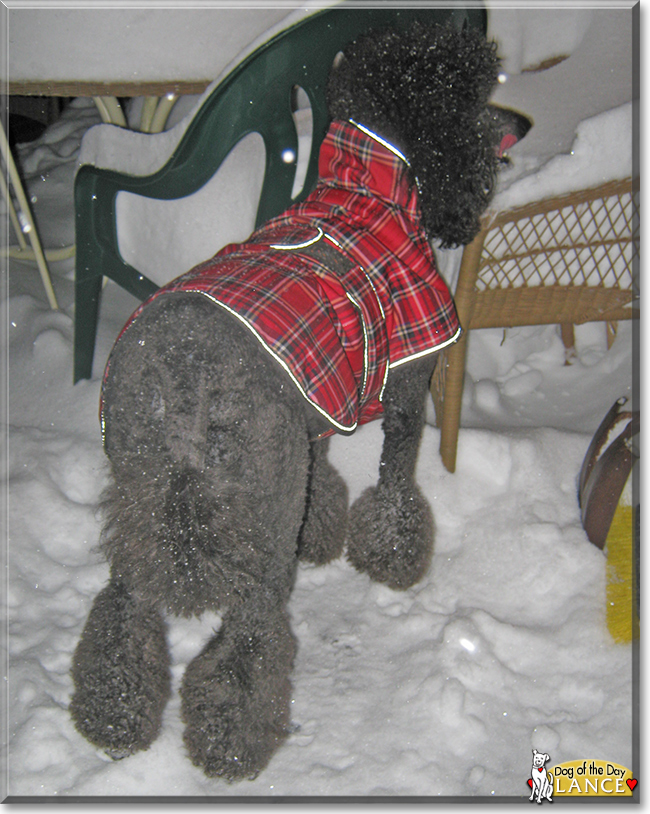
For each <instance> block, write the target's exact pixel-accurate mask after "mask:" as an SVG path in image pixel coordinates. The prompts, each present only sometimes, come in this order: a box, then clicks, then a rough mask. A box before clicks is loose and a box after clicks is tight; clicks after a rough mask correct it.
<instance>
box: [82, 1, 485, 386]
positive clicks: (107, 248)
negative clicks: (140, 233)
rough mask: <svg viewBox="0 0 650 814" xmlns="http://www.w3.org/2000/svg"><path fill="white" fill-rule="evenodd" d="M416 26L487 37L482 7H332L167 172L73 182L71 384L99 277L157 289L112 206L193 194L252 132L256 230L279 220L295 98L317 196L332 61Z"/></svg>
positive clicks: (266, 50) (278, 48)
mask: <svg viewBox="0 0 650 814" xmlns="http://www.w3.org/2000/svg"><path fill="white" fill-rule="evenodd" d="M414 19H420V20H423V21H425V22H428V23H446V22H451V23H452V24H453V25H455V26H457V27H458V28H461V27H463V26H465V25H469V26H472V27H478V28H479V29H480V30H482V31H483V33H485V32H486V29H487V15H486V12H485V10H484V9H482V8H476V7H474V8H468V9H463V8H458V7H451V8H439V7H438V8H402V9H400V8H358V7H352V6H350V7H346V6H345V4H342V5H338V6H334V7H330V8H327V9H325V10H323V11H320V12H317V13H315V14H313V15H311V16H309V17H306V18H304V19H303V20H301V21H299V22H298V23H297V24H296V25H294V26H292V27H290V28H288V29H286V30H284V31H282V32H280V33H279V34H277V35H276V36H275V37H273V38H271V39H270V40H269V41H268V42H266V43H264V44H263V45H262V46H260V47H259V48H258V49H257V50H256V51H254V52H253V53H252V54H250V55H249V56H248V57H247V58H246V59H244V60H243V61H242V62H241V63H240V64H239V65H238V66H237V67H236V68H234V70H233V71H232V72H231V73H230V74H229V75H228V76H227V77H226V78H225V79H224V80H223V81H222V82H220V83H219V85H218V86H217V87H216V88H215V89H214V90H213V91H212V93H211V94H210V95H209V96H208V97H207V98H206V99H205V100H204V102H203V104H202V105H201V107H200V109H199V110H198V111H197V113H196V114H195V115H194V117H193V119H192V121H191V122H190V124H189V125H188V127H187V130H186V131H185V133H184V134H183V137H182V138H181V140H180V142H179V144H178V146H177V147H176V150H175V151H174V153H173V154H172V156H171V157H170V158H169V160H168V161H167V163H166V164H165V165H164V166H163V167H162V168H161V169H159V170H158V171H157V172H155V173H153V174H151V175H148V176H130V175H125V174H122V173H118V172H115V171H111V170H102V169H99V168H97V167H94V166H90V165H85V166H82V167H81V168H80V169H79V172H78V173H77V177H76V180H75V225H76V246H77V253H76V270H75V349H74V353H75V358H74V381H75V382H77V381H78V380H79V379H81V378H90V377H91V375H92V362H93V355H94V348H95V336H96V332H97V319H98V314H99V300H100V295H101V287H102V277H104V276H105V277H109V278H110V279H112V280H114V281H115V282H116V283H118V284H119V285H120V286H122V287H123V288H125V289H126V290H127V291H129V292H130V293H131V294H133V295H134V296H136V297H138V298H139V299H141V300H144V299H146V298H147V297H148V296H150V295H151V294H152V293H153V292H154V291H155V290H156V289H157V287H158V286H157V285H156V284H155V283H153V282H152V281H151V280H149V279H148V278H147V277H146V276H144V275H143V274H141V273H140V272H139V271H138V270H137V269H135V268H133V267H132V266H130V265H129V264H128V263H126V262H125V261H124V260H123V258H122V257H121V255H120V251H119V248H118V235H117V227H116V198H117V195H118V193H119V192H123V191H126V192H131V193H134V194H136V195H141V196H145V197H149V198H157V199H172V198H181V197H185V196H187V195H191V194H192V193H194V192H196V191H197V190H198V189H200V188H201V187H202V186H203V185H204V184H205V183H206V182H207V181H208V180H209V179H210V178H212V177H213V176H214V174H215V173H216V172H217V170H218V169H219V167H220V165H221V163H222V162H223V160H224V159H225V158H226V156H227V155H228V153H229V152H230V150H231V149H232V148H233V147H234V146H235V145H236V144H237V143H238V142H239V141H240V140H241V139H242V138H244V137H245V136H246V135H248V134H249V133H253V132H256V133H259V134H260V135H261V136H262V138H263V140H264V146H265V150H266V167H265V175H264V181H263V185H262V191H261V196H260V201H259V205H258V209H257V217H256V224H257V225H259V224H261V223H263V222H265V221H266V220H268V219H269V218H271V217H273V216H275V215H277V214H280V213H281V212H282V211H284V210H285V209H286V208H287V207H288V206H289V205H290V204H291V203H293V202H294V201H293V200H292V197H291V192H292V187H293V182H294V176H295V172H296V162H295V161H291V162H289V163H287V162H286V160H283V153H285V151H286V150H290V151H292V153H293V155H294V156H297V155H298V143H297V134H296V129H295V124H294V119H293V115H292V107H291V98H292V93H294V92H295V88H296V87H300V88H302V89H303V90H304V91H305V92H306V94H307V96H308V98H309V102H310V105H311V110H312V116H313V131H312V145H311V153H310V156H309V161H308V165H307V174H306V177H305V181H304V184H303V188H302V192H301V194H300V195H299V196H297V198H296V200H298V199H299V198H300V197H304V196H305V195H306V194H308V193H309V192H310V191H311V189H312V188H313V186H314V184H315V182H316V179H317V174H318V152H319V149H320V145H321V142H322V140H323V138H324V136H325V133H326V131H327V128H328V126H329V117H328V113H327V105H326V98H325V89H326V86H327V78H328V75H329V71H330V68H331V66H332V63H333V61H334V58H335V56H336V54H337V53H338V52H339V51H341V50H342V49H343V48H344V47H345V45H346V44H347V43H348V42H350V41H351V40H353V39H354V38H355V37H357V36H358V35H359V34H361V33H363V32H365V31H368V30H369V29H371V28H382V27H386V26H392V27H396V28H404V27H406V26H408V25H409V24H410V23H411V22H412V21H413V20H414Z"/></svg>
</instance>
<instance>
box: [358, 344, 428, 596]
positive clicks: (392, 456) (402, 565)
mask: <svg viewBox="0 0 650 814" xmlns="http://www.w3.org/2000/svg"><path fill="white" fill-rule="evenodd" d="M434 365H435V362H434V359H433V358H430V357H427V358H425V359H423V360H420V361H417V362H412V363H410V364H406V365H404V366H403V367H398V368H397V369H395V370H394V371H392V372H391V374H390V376H389V378H388V384H387V386H386V391H385V393H384V399H383V404H384V421H383V430H384V445H383V449H382V455H381V463H380V467H379V481H378V483H377V485H376V486H373V487H371V488H370V489H367V490H366V491H365V492H364V493H363V494H362V495H361V496H360V497H359V498H358V500H357V501H356V502H355V503H354V505H353V506H352V508H351V510H350V520H349V529H348V552H347V556H348V559H349V560H350V562H351V563H352V565H354V567H355V568H357V569H358V570H359V571H364V572H366V573H367V574H368V575H369V576H370V577H371V578H372V579H374V580H376V581H377V582H385V583H386V584H387V585H389V586H390V587H391V588H408V587H409V586H411V585H413V584H414V583H415V582H417V581H418V580H419V579H420V578H421V577H422V576H423V574H424V572H425V570H426V568H427V567H428V564H429V560H430V557H431V552H432V550H433V530H434V526H433V517H432V514H431V509H430V507H429V504H428V503H427V501H426V500H425V498H424V497H423V495H422V493H421V492H420V490H419V488H418V486H417V484H416V482H415V465H416V462H417V453H418V448H419V444H420V439H421V437H422V428H423V425H424V416H425V399H426V396H427V393H428V384H429V380H430V378H431V373H432V370H433V367H434Z"/></svg>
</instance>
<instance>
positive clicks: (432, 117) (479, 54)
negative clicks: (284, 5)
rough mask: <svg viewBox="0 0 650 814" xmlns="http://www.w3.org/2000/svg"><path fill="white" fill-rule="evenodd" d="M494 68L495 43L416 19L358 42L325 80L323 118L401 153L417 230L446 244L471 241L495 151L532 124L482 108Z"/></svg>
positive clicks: (491, 180)
mask: <svg viewBox="0 0 650 814" xmlns="http://www.w3.org/2000/svg"><path fill="white" fill-rule="evenodd" d="M498 72H499V59H498V57H497V54H496V44H495V43H491V42H488V41H487V40H486V39H485V38H484V37H483V36H482V35H481V34H480V33H479V32H477V31H475V30H473V29H469V28H466V29H463V30H461V31H458V30H456V29H453V28H451V27H443V26H428V25H424V24H422V23H415V24H413V25H412V26H411V27H410V28H409V29H408V30H406V31H403V32H398V31H394V30H382V31H377V32H374V33H373V32H371V33H369V34H366V35H364V36H362V37H359V38H358V39H357V40H355V41H354V42H352V43H350V44H349V45H348V46H347V48H346V49H345V50H344V52H343V55H342V58H341V59H340V60H339V61H338V62H337V65H336V67H335V68H334V69H333V71H332V74H331V76H330V82H329V87H328V104H329V112H330V115H331V116H332V118H336V119H349V118H352V119H354V120H355V121H358V122H360V123H362V124H364V125H366V126H367V127H369V128H371V129H373V130H375V132H377V133H379V134H380V135H382V136H383V137H384V138H386V139H388V140H389V141H391V142H392V143H393V144H395V145H396V146H397V147H399V148H400V150H402V152H403V153H404V154H405V155H406V156H407V158H408V159H409V162H410V164H411V169H412V173H413V176H414V178H415V177H417V180H418V185H419V190H420V205H421V207H422V214H423V218H424V226H425V229H426V230H427V233H428V235H429V237H430V238H432V239H437V240H439V241H440V244H441V245H442V246H444V247H448V246H456V245H460V244H466V243H469V242H470V241H471V240H472V239H473V237H474V236H475V235H476V233H477V232H478V229H479V218H480V215H481V213H482V212H483V211H484V210H485V208H486V207H487V205H488V203H489V201H490V198H491V197H492V194H493V192H494V187H495V181H496V173H497V169H498V166H499V163H500V158H502V154H503V151H504V149H505V148H507V147H508V146H510V145H511V144H512V143H513V139H514V141H516V140H518V138H521V136H522V134H523V133H525V132H526V131H527V129H528V127H529V126H530V125H529V124H528V125H527V126H526V124H525V123H527V120H526V119H525V118H524V117H522V116H519V117H518V120H516V119H512V120H511V119H509V117H508V112H507V111H502V110H500V109H498V108H493V107H491V106H490V105H489V104H488V100H489V97H490V94H491V92H492V90H493V88H494V86H495V83H496V82H497V77H498ZM516 115H517V114H515V116H516Z"/></svg>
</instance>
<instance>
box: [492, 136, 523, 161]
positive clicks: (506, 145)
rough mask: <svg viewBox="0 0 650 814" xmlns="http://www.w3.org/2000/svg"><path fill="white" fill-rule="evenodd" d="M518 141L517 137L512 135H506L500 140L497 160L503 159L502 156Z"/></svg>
mask: <svg viewBox="0 0 650 814" xmlns="http://www.w3.org/2000/svg"><path fill="white" fill-rule="evenodd" d="M518 141H519V139H518V138H517V136H515V134H514V133H506V134H505V136H504V137H503V138H502V139H501V144H499V146H498V148H497V156H498V157H499V158H503V154H504V153H505V152H506V151H507V150H509V149H510V148H511V147H512V146H513V144H516V143H517V142H518Z"/></svg>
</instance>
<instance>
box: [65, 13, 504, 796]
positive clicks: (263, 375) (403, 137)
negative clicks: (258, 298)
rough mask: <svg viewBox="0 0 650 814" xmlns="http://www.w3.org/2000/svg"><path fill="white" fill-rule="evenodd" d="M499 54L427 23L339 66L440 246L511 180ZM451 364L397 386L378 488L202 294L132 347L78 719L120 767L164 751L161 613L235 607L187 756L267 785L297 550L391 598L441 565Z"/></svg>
mask: <svg viewBox="0 0 650 814" xmlns="http://www.w3.org/2000/svg"><path fill="white" fill-rule="evenodd" d="M497 65H498V63H497V58H496V55H495V49H494V46H493V45H491V44H489V43H487V42H486V41H485V40H484V39H483V38H482V37H481V36H480V35H479V34H477V33H474V32H473V31H471V30H466V31H461V32H456V31H453V30H452V29H442V28H427V27H424V26H422V25H416V26H414V27H413V28H412V29H410V31H408V32H407V33H401V34H399V33H396V32H392V31H388V32H381V33H376V34H373V35H369V36H365V37H362V38H359V40H358V41H357V42H355V43H352V44H351V45H350V47H349V48H348V49H347V50H346V51H345V52H344V57H343V59H342V61H341V62H340V64H339V65H338V66H337V68H336V69H335V70H334V71H333V73H332V78H331V81H330V85H329V90H328V95H329V105H330V111H331V115H332V117H333V118H343V119H347V118H353V119H354V120H356V121H358V122H361V123H363V124H364V125H366V126H367V127H370V128H372V129H373V130H375V131H376V132H378V133H380V134H381V135H383V136H384V137H385V138H387V139H389V140H393V141H394V142H395V143H396V144H397V145H398V146H399V147H400V148H401V150H402V151H403V152H404V154H405V155H406V156H407V157H408V159H409V161H410V162H411V167H412V171H413V183H416V176H417V183H418V186H419V190H420V201H421V205H422V210H423V215H424V222H425V224H426V228H427V231H428V235H429V237H430V238H432V239H433V238H437V239H438V240H440V241H441V243H442V244H444V245H453V244H460V243H467V242H468V241H469V240H471V239H472V237H473V236H474V234H475V233H476V231H477V229H478V218H479V215H480V213H481V212H482V211H483V209H484V207H485V205H486V203H487V202H488V199H489V196H490V194H491V190H492V188H493V186H494V178H495V172H496V167H497V159H496V156H495V152H494V143H495V135H494V132H493V131H494V117H493V114H492V113H491V112H490V111H489V109H488V107H487V101H488V96H489V93H490V91H491V89H492V87H493V85H494V82H495V80H496V76H497ZM434 364H435V360H434V359H433V358H431V357H425V358H424V359H423V360H420V361H417V362H412V363H410V364H407V365H403V366H400V367H399V368H397V369H396V370H395V371H394V372H391V375H390V376H389V378H388V383H387V387H386V391H385V394H384V400H383V404H384V424H383V428H384V434H385V441H384V449H383V453H382V460H381V467H380V475H379V480H378V483H377V485H376V486H375V487H373V488H371V489H369V490H367V491H366V492H365V493H364V494H363V495H362V496H361V497H360V498H359V499H358V501H357V502H356V503H355V504H354V506H353V507H352V509H351V511H350V513H349V515H348V510H347V502H348V501H347V490H346V487H345V484H344V482H343V480H342V479H341V477H340V476H339V475H338V474H337V473H336V471H335V470H334V469H333V468H332V467H331V465H330V464H329V463H328V460H327V441H323V440H321V441H317V442H314V443H310V442H309V440H308V439H309V438H310V437H313V436H312V435H311V432H312V430H313V427H311V426H310V421H311V418H310V416H308V415H307V414H306V411H305V409H304V402H303V400H302V397H301V396H300V395H299V394H298V392H297V390H296V389H295V388H294V387H293V386H292V385H291V384H290V383H289V382H288V380H287V379H286V378H285V377H284V375H283V374H282V373H281V371H280V368H279V366H278V365H277V363H276V362H275V361H274V360H273V359H272V358H271V357H270V356H268V355H267V354H265V353H264V352H263V351H262V350H261V349H260V347H259V345H258V343H257V342H256V340H255V339H254V338H252V337H251V335H250V333H249V332H248V331H247V330H246V329H245V328H243V327H241V326H240V325H239V324H238V323H236V321H234V320H232V318H231V317H230V315H229V314H227V313H226V312H225V311H223V310H222V309H220V308H215V307H214V305H213V304H212V303H210V302H209V301H208V300H206V299H205V298H203V297H201V296H200V295H197V294H190V293H187V294H176V295H174V296H173V297H160V298H158V299H156V300H154V301H152V303H151V304H150V305H149V306H148V307H147V308H146V309H145V310H144V311H143V313H142V314H141V316H140V317H139V318H138V319H137V320H136V321H135V322H134V323H133V324H132V325H131V326H130V328H129V330H128V331H126V333H125V334H124V336H123V337H122V339H121V340H120V342H118V343H117V345H116V347H115V349H114V351H113V354H112V357H111V364H110V367H109V371H108V376H107V379H106V382H105V388H104V404H105V409H104V415H105V433H106V434H105V445H106V452H107V454H108V457H109V459H110V462H111V467H112V474H113V484H112V485H111V486H110V488H109V490H108V492H107V494H106V497H105V501H104V505H103V511H104V516H105V526H104V532H103V537H102V545H103V550H104V552H105V554H106V557H107V559H108V561H109V562H110V566H111V579H110V583H109V584H108V586H107V587H106V588H105V589H104V590H103V591H102V592H101V594H100V595H99V596H98V597H97V599H96V601H95V604H94V606H93V608H92V610H91V613H90V616H89V618H88V622H87V624H86V627H85V629H84V632H83V635H82V637H81V640H80V642H79V645H78V647H77V650H76V653H75V656H74V663H73V671H72V673H73V678H74V684H75V693H74V696H73V698H72V701H71V705H70V710H71V713H72V716H73V718H74V721H75V723H76V725H77V727H78V729H79V730H80V731H81V732H82V733H83V734H84V735H85V736H86V737H87V738H88V739H89V740H90V741H92V742H93V743H94V744H96V745H98V746H100V747H102V748H104V749H105V750H106V751H107V752H108V753H109V754H111V755H112V756H114V757H123V756H125V755H128V754H130V753H132V752H134V751H136V750H138V749H146V748H147V747H148V746H149V745H150V744H151V743H152V741H153V740H154V738H155V737H156V735H157V734H158V731H159V729H160V725H161V717H162V713H163V709H164V706H165V703H166V701H167V698H168V696H169V693H170V667H169V656H168V652H167V646H166V643H165V622H164V614H166V613H172V614H180V615H184V616H191V615H198V614H201V613H202V612H204V611H206V610H213V611H218V612H220V613H221V615H222V619H223V621H222V626H221V628H220V629H219V631H218V632H217V634H216V635H215V636H214V637H213V638H212V639H211V640H210V641H209V643H208V644H207V645H206V647H205V648H204V650H203V651H202V652H201V653H200V654H199V655H198V656H197V657H196V658H195V659H194V660H193V661H192V662H191V663H190V664H189V666H188V668H187V670H186V672H185V676H184V678H183V682H182V687H181V696H182V716H183V720H184V722H185V724H186V729H185V736H184V737H185V743H186V746H187V750H188V753H189V756H190V759H191V760H192V761H193V762H194V763H195V764H196V765H197V766H200V767H202V768H203V769H204V770H205V772H206V773H207V774H208V775H211V776H220V777H223V778H226V779H228V780H233V779H240V778H245V777H252V776H255V774H256V773H258V772H259V771H260V770H261V769H262V768H263V767H264V766H265V765H266V763H267V762H268V760H269V759H270V757H271V755H272V754H273V751H274V750H275V749H276V748H277V746H278V745H279V744H280V743H281V742H282V740H283V739H284V738H285V737H286V735H287V732H288V727H289V708H290V692H291V685H290V679H289V676H290V671H291V666H292V661H293V658H294V652H295V641H294V638H293V636H292V634H291V630H290V627H289V620H288V616H287V610H286V605H287V601H288V599H289V595H290V592H291V588H292V584H293V581H294V575H295V570H296V565H297V560H298V558H302V559H303V560H307V561H310V562H315V563H324V562H327V561H329V560H331V559H332V558H335V557H338V556H339V555H340V554H341V553H342V551H343V547H344V543H345V541H346V540H347V556H348V558H349V560H350V562H351V563H352V564H353V565H354V566H355V567H356V568H357V569H359V570H361V571H364V572H366V573H368V574H369V576H370V577H371V578H372V579H374V580H378V581H381V582H384V583H386V584H387V585H389V586H390V587H393V588H407V587H408V586H410V585H412V584H413V583H414V582H416V581H417V580H418V579H420V578H421V577H422V575H423V574H424V572H425V570H426V568H427V565H428V563H429V559H430V556H431V551H432V544H433V518H432V515H431V511H430V508H429V506H428V504H427V501H426V500H425V499H424V497H423V496H422V494H421V493H420V491H419V489H418V486H417V484H416V482H415V462H416V456H417V449H418V444H419V440H420V437H421V432H422V426H423V422H424V410H425V399H426V395H427V391H428V382H429V379H430V377H431V373H432V370H433V366H434Z"/></svg>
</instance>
